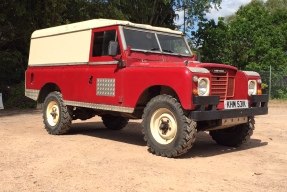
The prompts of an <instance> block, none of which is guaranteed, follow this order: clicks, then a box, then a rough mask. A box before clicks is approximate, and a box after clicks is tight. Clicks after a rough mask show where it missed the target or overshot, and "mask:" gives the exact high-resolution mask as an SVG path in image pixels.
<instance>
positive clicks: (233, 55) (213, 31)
mask: <svg viewBox="0 0 287 192" xmlns="http://www.w3.org/2000/svg"><path fill="white" fill-rule="evenodd" d="M286 16H287V14H286V12H284V11H282V10H279V9H278V10H277V11H273V12H270V9H268V7H267V6H266V5H265V4H264V2H263V1H259V0H253V1H252V2H251V3H250V4H248V5H246V6H242V7H240V8H239V10H238V11H237V12H236V14H235V15H233V16H231V17H229V18H227V19H226V20H225V21H224V20H223V19H220V20H219V21H218V23H217V24H216V23H215V22H214V21H207V22H202V23H200V27H199V30H198V31H197V32H196V33H194V34H195V37H196V38H198V39H199V40H197V45H200V46H201V48H200V49H201V51H202V55H203V59H204V61H207V62H219V63H227V64H231V65H234V66H236V67H238V68H239V69H243V70H244V69H248V70H256V71H264V70H265V71H266V70H268V69H269V66H270V65H271V66H272V67H273V68H274V69H275V70H279V71H282V70H286V64H287V60H286V51H287V50H286V40H287V38H286V32H285V31H286V30H285V29H286V23H287V20H286V18H287V17H286Z"/></svg>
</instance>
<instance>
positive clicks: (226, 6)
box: [176, 0, 251, 24]
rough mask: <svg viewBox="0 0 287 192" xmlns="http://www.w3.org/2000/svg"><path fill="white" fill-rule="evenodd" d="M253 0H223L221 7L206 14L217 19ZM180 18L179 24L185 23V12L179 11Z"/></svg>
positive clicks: (230, 13) (232, 12)
mask: <svg viewBox="0 0 287 192" xmlns="http://www.w3.org/2000/svg"><path fill="white" fill-rule="evenodd" d="M250 2H251V0H222V2H221V9H219V10H218V11H217V10H216V9H211V10H210V13H207V14H206V17H207V18H208V19H214V20H216V21H217V18H218V17H226V16H229V15H232V14H234V13H235V12H236V11H237V10H238V8H239V7H240V6H241V5H246V4H248V3H250ZM177 14H178V15H179V20H177V21H176V23H178V24H182V23H183V12H178V13H177Z"/></svg>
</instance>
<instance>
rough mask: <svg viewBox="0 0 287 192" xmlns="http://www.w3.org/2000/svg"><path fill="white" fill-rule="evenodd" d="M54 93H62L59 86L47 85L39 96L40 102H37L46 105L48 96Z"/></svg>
mask: <svg viewBox="0 0 287 192" xmlns="http://www.w3.org/2000/svg"><path fill="white" fill-rule="evenodd" d="M53 91H59V92H61V90H60V88H59V86H58V85H57V84H55V83H46V84H45V85H44V86H43V87H42V88H41V90H40V93H39V96H38V100H37V102H38V103H39V104H42V103H44V101H45V98H46V97H47V95H48V94H49V93H51V92H53Z"/></svg>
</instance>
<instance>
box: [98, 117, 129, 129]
mask: <svg viewBox="0 0 287 192" xmlns="http://www.w3.org/2000/svg"><path fill="white" fill-rule="evenodd" d="M102 121H103V124H104V125H105V126H106V128H107V129H110V130H121V129H123V128H124V127H125V126H126V125H127V124H128V121H129V119H127V118H125V117H121V116H113V115H103V116H102Z"/></svg>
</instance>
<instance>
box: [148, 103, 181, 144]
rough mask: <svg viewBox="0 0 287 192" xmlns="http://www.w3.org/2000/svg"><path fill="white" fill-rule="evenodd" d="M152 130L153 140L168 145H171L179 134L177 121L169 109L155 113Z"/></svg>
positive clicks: (161, 109) (152, 119) (151, 125)
mask: <svg viewBox="0 0 287 192" xmlns="http://www.w3.org/2000/svg"><path fill="white" fill-rule="evenodd" d="M150 128H151V134H152V136H153V138H154V139H155V140H156V141H157V142H158V143H160V144H163V145H166V144H169V143H171V142H172V141H173V140H174V138H175V136H176V134H177V121H176V118H175V116H174V114H173V113H172V112H171V111H170V110H169V109H166V108H160V109H158V110H156V111H155V112H154V113H153V115H152V117H151V121H150Z"/></svg>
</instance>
